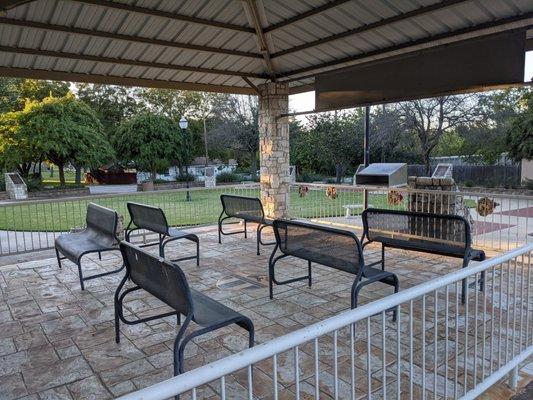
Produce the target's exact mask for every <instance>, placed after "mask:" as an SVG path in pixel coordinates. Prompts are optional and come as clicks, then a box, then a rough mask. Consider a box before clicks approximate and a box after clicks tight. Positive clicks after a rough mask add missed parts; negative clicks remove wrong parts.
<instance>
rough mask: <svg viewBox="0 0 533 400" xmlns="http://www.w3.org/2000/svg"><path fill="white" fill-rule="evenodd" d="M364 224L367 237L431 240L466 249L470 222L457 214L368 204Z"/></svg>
mask: <svg viewBox="0 0 533 400" xmlns="http://www.w3.org/2000/svg"><path fill="white" fill-rule="evenodd" d="M362 219H363V228H364V232H365V234H366V235H367V237H368V239H369V240H371V241H372V240H377V241H379V240H380V238H389V239H394V240H396V241H401V240H404V241H405V242H406V243H408V242H413V241H416V242H428V243H429V242H431V243H434V244H440V245H442V246H443V247H446V246H449V247H451V249H453V248H460V249H464V250H466V249H468V248H470V245H471V235H470V224H469V223H468V221H467V220H466V219H465V218H463V217H461V216H458V215H442V214H432V213H419V212H412V211H398V210H383V209H377V208H368V209H366V210H365V211H363V214H362Z"/></svg>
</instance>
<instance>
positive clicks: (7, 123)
mask: <svg viewBox="0 0 533 400" xmlns="http://www.w3.org/2000/svg"><path fill="white" fill-rule="evenodd" d="M21 115H22V111H15V112H8V113H4V114H0V158H1V160H2V165H3V167H4V168H5V170H7V171H10V170H13V169H17V170H18V172H19V173H20V174H21V175H22V176H23V177H24V178H27V177H28V176H29V174H30V171H31V166H32V164H33V165H35V164H36V163H38V162H39V159H40V158H41V156H42V153H43V150H42V148H41V146H40V143H39V141H38V140H37V138H36V136H35V135H34V134H33V133H31V132H29V131H28V130H27V129H20V118H21Z"/></svg>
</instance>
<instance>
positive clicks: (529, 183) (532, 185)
mask: <svg viewBox="0 0 533 400" xmlns="http://www.w3.org/2000/svg"><path fill="white" fill-rule="evenodd" d="M525 183H526V187H527V188H528V190H533V179H527V178H526V182H525Z"/></svg>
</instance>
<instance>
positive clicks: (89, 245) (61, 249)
mask: <svg viewBox="0 0 533 400" xmlns="http://www.w3.org/2000/svg"><path fill="white" fill-rule="evenodd" d="M117 224H118V215H117V213H116V211H114V210H111V209H109V208H105V207H102V206H99V205H97V204H94V203H90V204H89V205H88V206H87V215H86V228H85V229H84V230H83V231H81V232H75V233H66V234H63V235H61V236H59V237H58V238H57V239H56V240H55V250H56V257H57V263H58V264H59V268H61V267H62V266H61V260H65V259H68V260H70V261H72V262H73V263H75V264H76V265H77V266H78V273H79V277H80V285H81V290H85V285H84V283H83V282H84V281H87V280H90V279H95V278H99V277H101V276H105V275H110V274H115V273H117V272H120V271H122V270H123V269H124V265H122V266H121V267H120V268H118V269H115V270H113V271H108V272H104V273H101V274H96V275H91V276H86V277H84V276H83V272H82V268H81V259H82V257H83V256H84V255H86V254H90V253H98V256H99V257H100V259H101V254H102V253H103V252H106V251H113V250H115V251H116V250H118V242H119V239H118V238H117V233H116V232H117ZM61 254H63V255H64V257H61Z"/></svg>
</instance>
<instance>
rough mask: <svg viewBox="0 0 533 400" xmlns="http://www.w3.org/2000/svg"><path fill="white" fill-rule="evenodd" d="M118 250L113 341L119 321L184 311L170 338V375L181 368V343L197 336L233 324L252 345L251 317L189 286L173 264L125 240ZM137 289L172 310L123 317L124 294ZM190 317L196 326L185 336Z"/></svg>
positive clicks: (118, 332)
mask: <svg viewBox="0 0 533 400" xmlns="http://www.w3.org/2000/svg"><path fill="white" fill-rule="evenodd" d="M120 250H121V252H122V256H123V258H124V263H125V265H126V275H125V276H124V279H122V281H121V282H120V284H119V286H118V288H117V290H116V292H115V341H116V342H117V343H119V342H120V326H119V324H120V321H122V322H124V323H125V324H128V325H134V324H138V323H141V322H148V321H152V320H155V319H158V318H164V317H169V316H173V315H176V316H177V322H178V324H179V323H180V315H184V316H185V320H184V321H183V324H182V325H181V327H180V329H179V331H178V334H177V336H176V339H175V340H174V375H178V374H181V373H182V372H183V370H184V368H183V355H184V351H185V346H186V345H187V343H188V342H190V341H191V340H192V339H194V338H195V337H197V336H200V335H203V334H205V333H208V332H212V331H214V330H217V329H220V328H222V327H225V326H228V325H232V324H237V325H238V326H240V327H242V328H244V329H245V330H247V331H248V344H249V346H250V347H252V346H253V345H254V324H253V323H252V321H251V320H250V319H249V318H248V317H245V316H244V315H242V314H240V313H238V312H236V311H233V310H232V309H230V308H228V307H226V306H225V305H223V304H221V303H219V302H217V301H216V300H213V299H211V298H210V297H207V296H206V295H204V294H202V293H200V292H198V291H196V290H194V289H191V288H189V285H188V283H187V279H186V277H185V274H184V273H183V271H182V270H181V268H180V267H178V266H177V265H176V264H173V263H171V262H169V261H167V260H165V259H163V258H160V257H157V256H155V255H153V254H150V253H147V252H146V251H144V250H142V249H140V248H139V247H137V246H135V245H133V244H131V243H128V242H122V243H121V244H120ZM128 279H131V281H132V282H133V284H134V285H135V286H132V287H130V288H128V289H126V290H124V291H122V289H123V287H124V285H125V284H126V282H127V281H128ZM139 289H144V290H145V291H147V292H148V293H150V294H151V295H153V296H155V297H157V298H158V299H159V300H161V301H162V302H163V303H165V304H166V305H167V306H169V307H170V308H172V309H173V311H171V312H168V313H164V314H160V315H153V316H150V317H146V318H142V319H135V320H128V319H126V318H125V317H124V312H123V302H124V297H125V296H126V295H127V294H128V293H131V292H134V291H136V290H139ZM191 321H192V322H195V323H196V324H198V325H199V326H200V329H196V330H193V331H189V332H188V334H187V335H186V336H185V331H186V330H187V328H188V327H189V324H190V323H191Z"/></svg>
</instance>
